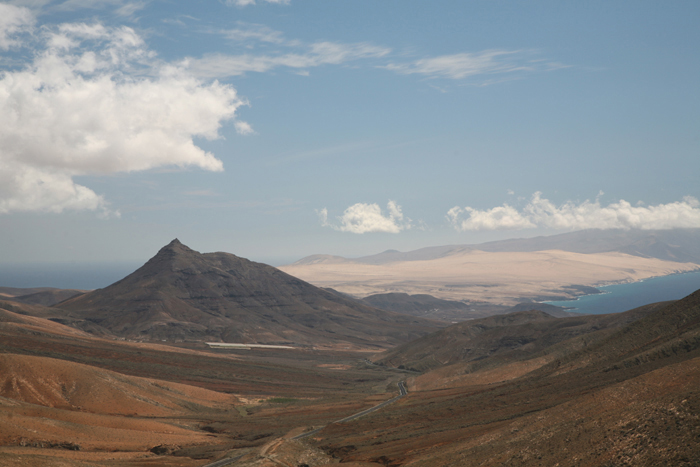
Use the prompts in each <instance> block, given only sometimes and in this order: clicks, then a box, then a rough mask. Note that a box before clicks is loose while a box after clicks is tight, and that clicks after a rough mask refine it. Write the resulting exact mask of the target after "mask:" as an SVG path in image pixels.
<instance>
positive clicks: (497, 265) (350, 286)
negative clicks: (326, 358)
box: [280, 250, 700, 305]
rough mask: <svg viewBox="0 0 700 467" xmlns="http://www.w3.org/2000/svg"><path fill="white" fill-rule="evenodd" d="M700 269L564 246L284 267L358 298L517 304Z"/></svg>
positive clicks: (292, 273)
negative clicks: (396, 295)
mask: <svg viewBox="0 0 700 467" xmlns="http://www.w3.org/2000/svg"><path fill="white" fill-rule="evenodd" d="M698 268H700V265H697V264H694V263H678V262H672V261H664V260H660V259H654V258H642V257H639V256H631V255H626V254H623V253H597V254H580V253H572V252H567V251H560V250H548V251H537V252H527V253H522V252H508V253H502V252H500V253H492V252H484V251H478V250H471V251H460V252H457V253H455V254H452V255H449V256H445V257H442V258H438V259H431V260H425V261H401V262H394V263H387V264H379V265H374V264H363V263H357V262H353V261H351V260H345V261H338V260H337V259H336V260H329V261H318V262H315V263H312V264H292V265H288V266H282V267H280V269H281V270H283V271H284V272H286V273H288V274H291V275H293V276H296V277H298V278H300V279H303V280H305V281H308V282H311V283H312V284H314V285H316V286H320V287H331V288H334V289H336V290H338V291H340V292H344V293H348V294H351V295H354V296H356V297H366V296H368V295H372V294H378V293H389V292H404V293H409V294H418V293H425V294H430V295H433V296H434V297H437V298H441V299H447V300H470V301H487V302H491V303H497V304H503V305H514V304H516V303H518V302H521V301H523V299H528V298H532V299H538V298H541V297H543V296H555V295H556V296H566V297H570V298H573V297H574V296H576V292H575V291H574V290H567V289H565V287H567V286H571V285H586V286H597V285H603V284H609V283H623V282H633V281H638V280H642V279H647V278H649V277H655V276H664V275H668V274H674V273H679V272H688V271H692V270H696V269H698Z"/></svg>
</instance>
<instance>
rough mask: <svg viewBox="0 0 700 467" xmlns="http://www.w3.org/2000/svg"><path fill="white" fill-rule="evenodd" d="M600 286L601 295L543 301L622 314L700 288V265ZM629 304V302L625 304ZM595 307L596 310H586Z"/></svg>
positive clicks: (672, 298) (674, 298)
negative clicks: (699, 266)
mask: <svg viewBox="0 0 700 467" xmlns="http://www.w3.org/2000/svg"><path fill="white" fill-rule="evenodd" d="M642 283H645V285H647V287H645V288H644V289H642V290H638V288H639V286H640V285H641V284H642ZM599 287H601V289H600V292H601V293H600V294H586V295H581V296H578V297H576V298H573V299H571V300H550V301H545V302H541V303H544V304H547V305H553V306H559V307H562V308H564V309H566V310H567V311H573V312H575V313H582V314H591V313H592V314H599V313H618V312H622V311H627V310H630V309H633V308H636V307H637V306H642V305H645V304H648V303H655V302H661V301H666V300H676V299H680V298H682V297H683V296H685V295H688V294H690V293H692V292H694V291H695V290H698V289H700V268H697V269H694V270H692V271H687V272H676V273H672V274H666V275H663V276H655V277H648V278H645V279H640V280H638V281H628V282H617V283H612V284H606V285H601V286H599ZM608 287H613V288H614V289H613V290H609V289H606V288H608ZM618 287H623V288H618ZM640 300H641V303H640ZM645 300H646V301H645ZM626 303H628V305H625V304H626ZM576 305H578V306H576ZM620 307H621V308H620ZM591 309H594V310H596V311H595V312H592V311H584V310H591ZM611 309H612V311H611ZM597 310H604V311H597Z"/></svg>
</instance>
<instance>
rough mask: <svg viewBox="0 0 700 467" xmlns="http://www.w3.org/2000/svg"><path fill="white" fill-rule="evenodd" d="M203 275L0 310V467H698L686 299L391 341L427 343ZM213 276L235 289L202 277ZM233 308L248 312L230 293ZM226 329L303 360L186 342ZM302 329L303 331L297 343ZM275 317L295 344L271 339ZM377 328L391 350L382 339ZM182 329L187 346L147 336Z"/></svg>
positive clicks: (698, 296)
mask: <svg viewBox="0 0 700 467" xmlns="http://www.w3.org/2000/svg"><path fill="white" fill-rule="evenodd" d="M213 255H214V256H207V255H200V254H199V253H196V252H192V251H191V250H189V249H187V248H186V247H184V246H183V245H179V244H171V245H169V246H168V247H166V248H165V249H164V250H161V253H159V255H157V256H156V257H155V258H154V259H153V260H151V261H150V262H149V264H147V265H146V266H148V267H146V266H144V268H142V269H140V270H139V271H137V273H138V274H136V273H134V274H135V275H132V276H129V277H127V278H125V279H124V280H123V281H121V282H119V283H117V284H115V285H114V286H112V288H111V289H110V288H105V289H102V291H107V290H108V289H110V290H109V293H108V294H107V293H102V292H101V291H96V292H92V293H88V294H86V295H83V296H81V297H76V298H73V299H70V300H69V301H68V302H64V304H66V303H71V305H70V306H64V304H61V307H60V308H50V307H46V306H42V305H40V304H29V303H21V302H18V301H1V300H0V465H2V466H12V467H15V466H17V467H19V466H22V467H25V466H26V467H28V466H32V467H33V466H38V465H40V466H81V467H82V466H98V467H107V466H182V467H190V466H192V467H194V466H205V465H208V464H209V463H211V462H214V461H216V460H218V459H227V458H228V459H231V462H230V464H229V465H234V466H251V467H252V466H270V467H273V466H280V465H283V466H288V467H289V466H292V467H300V466H305V465H306V466H314V467H315V466H321V465H330V464H338V463H340V464H342V465H347V466H355V467H362V466H363V467H369V466H375V467H379V466H403V465H406V466H408V465H411V466H482V465H483V466H496V465H498V466H555V465H559V466H601V467H602V466H618V465H633V466H658V465H673V466H696V465H700V291H698V292H696V293H694V294H692V295H690V296H688V297H686V298H684V299H682V300H679V301H675V302H666V303H659V304H651V305H648V306H645V307H641V308H638V309H635V310H631V311H629V312H626V313H620V314H615V315H597V316H575V317H564V318H554V317H552V316H550V315H548V314H546V313H543V312H541V311H534V310H524V311H518V312H514V313H509V314H504V315H500V316H493V317H487V318H482V319H475V320H471V321H466V322H463V323H458V324H455V325H453V326H450V327H446V328H444V329H439V330H437V331H434V332H432V333H430V334H427V335H424V336H423V337H420V338H419V339H417V340H415V339H414V340H410V336H412V334H411V333H412V332H414V331H411V330H410V329H418V328H419V325H425V327H423V328H422V329H423V330H422V333H423V334H425V333H426V332H427V331H428V330H429V329H430V327H431V326H434V323H433V322H430V321H420V320H415V321H409V322H405V321H401V320H396V318H395V315H393V314H391V313H388V312H387V314H382V313H383V312H380V311H378V310H374V309H371V308H369V307H367V308H362V306H361V305H352V306H350V305H347V308H341V305H342V306H345V305H343V304H344V303H345V302H343V301H337V299H336V297H340V296H339V295H336V294H334V293H333V292H328V291H326V292H325V293H324V294H320V295H315V296H316V297H317V298H313V299H312V298H309V295H308V294H311V292H309V290H312V289H307V288H306V286H305V285H303V283H302V282H301V281H299V283H298V284H296V285H294V284H293V287H292V288H291V289H289V288H286V287H287V285H285V286H284V287H283V286H281V285H280V286H279V287H280V289H279V290H282V291H283V292H284V293H281V296H282V297H283V298H284V297H286V298H284V300H287V302H286V303H296V304H297V305H298V307H299V308H295V309H293V310H287V311H285V308H284V306H282V305H280V303H283V302H280V301H276V302H270V301H268V300H269V298H264V299H263V297H268V295H269V294H274V290H277V289H276V288H274V287H273V288H271V289H270V288H268V289H265V288H264V287H263V283H266V284H268V285H266V286H265V287H272V286H271V285H270V284H272V283H273V282H265V281H262V279H260V278H261V277H263V276H261V275H260V274H262V273H261V272H260V271H261V269H259V268H258V267H257V266H255V265H248V264H247V263H245V260H241V259H239V258H236V257H233V258H231V257H230V256H232V255H229V256H218V255H224V254H213ZM202 257H204V258H202ZM156 259H157V261H154V260H156ZM189 260H191V261H193V263H192V265H190V266H188V263H187V261H189ZM214 260H216V261H220V262H221V264H222V265H223V264H224V263H225V264H226V265H229V266H230V265H231V264H234V263H235V264H238V266H237V267H238V269H237V268H233V267H230V268H229V269H226V268H219V269H220V271H221V272H217V269H216V268H217V266H213V264H215V261H214ZM241 265H243V266H241ZM166 266H167V267H166ZM227 267H228V266H227ZM246 268H249V269H246ZM270 269H273V268H270ZM231 271H236V274H238V275H235V274H233V273H232V272H231ZM268 272H270V271H267V272H265V276H264V277H268V276H267V273H268ZM165 273H167V274H165ZM271 273H272V274H273V276H274V275H276V273H274V271H272V272H271ZM246 274H247V276H246ZM212 276H217V277H219V278H220V279H216V280H214V278H213V277H212ZM234 277H235V278H236V279H235V280H234ZM246 277H249V278H251V280H252V281H251V282H249V283H246V281H245V278H246ZM280 277H281V278H283V279H285V281H287V280H288V277H289V276H286V275H283V276H280ZM170 280H174V281H176V282H175V283H174V285H173V284H171V283H169V282H168V281H170ZM130 281H133V283H132V282H130ZM217 281H220V282H217ZM266 281H267V279H266ZM212 283H214V284H218V285H216V287H214V288H213V289H211V290H210V289H209V288H208V287H210V286H211V284H212ZM284 283H285V284H286V283H287V282H284ZM197 284H199V285H201V288H199V289H197V288H196V287H195V286H196V285H197ZM275 287H277V286H275ZM294 287H297V288H296V289H295V288H294ZM309 287H311V286H309ZM251 290H252V291H255V290H258V291H260V292H262V291H264V290H267V291H268V292H266V294H268V295H266V294H262V293H260V294H258V295H255V294H253V296H252V297H253V298H251V295H244V294H242V292H241V291H247V292H246V293H247V294H249V292H250V291H251ZM290 290H292V291H294V290H295V291H296V292H289V291H290ZM285 291H286V292H285ZM13 293H16V294H19V296H21V291H15V292H13ZM13 293H7V294H6V295H9V296H10V297H8V298H12V294H13ZM286 293H288V295H285V294H286ZM314 294H315V292H314ZM326 294H327V295H326ZM340 298H342V297H340ZM85 300H87V301H85ZM227 301H230V302H231V303H234V304H235V305H222V303H226V302H227ZM86 303H92V306H94V309H93V312H90V311H89V307H88V306H87V305H86ZM204 303H210V304H211V306H210V307H209V308H206V307H204V308H203V306H204V305H203V304H204ZM264 303H268V304H270V303H272V304H271V305H270V308H269V310H267V311H265V310H266V308H265V305H264ZM300 303H305V304H306V306H308V307H310V308H303V307H302V305H299V304H300ZM331 303H335V305H331ZM242 304H247V305H245V306H244V305H242ZM78 305H80V306H78ZM83 307H84V308H83ZM314 307H315V308H314ZM334 307H337V308H334ZM353 307H354V308H353ZM300 309H301V310H302V311H299V310H300ZM348 309H349V310H350V311H347V313H345V311H343V310H348ZM214 310H218V312H220V314H218V315H217V313H215V312H214ZM368 310H374V311H371V312H370V311H368ZM244 311H245V312H247V313H251V314H254V315H256V316H255V317H254V318H249V321H246V322H243V323H241V327H242V328H245V329H249V331H245V333H242V334H241V335H243V336H248V337H249V338H250V340H251V341H254V340H255V341H257V342H260V341H262V340H263V339H262V338H261V337H260V336H263V335H265V334H263V331H264V330H265V329H266V327H269V328H270V329H272V330H274V332H272V334H273V335H274V336H275V338H279V337H281V336H287V338H288V339H291V338H290V337H289V336H295V337H297V336H298V337H300V338H303V339H306V340H305V341H303V342H302V345H295V346H293V347H294V348H292V349H262V348H253V349H251V350H223V349H210V348H208V347H207V346H206V345H205V344H204V342H202V339H208V338H210V337H212V334H211V332H213V330H215V329H217V330H218V331H217V332H221V329H225V328H226V326H233V324H232V323H233V321H232V323H229V324H227V325H226V326H223V327H222V328H216V327H215V326H214V325H213V324H212V323H213V322H214V321H207V319H214V320H215V321H216V320H220V321H218V322H222V321H221V320H223V318H222V316H224V317H225V316H228V317H229V318H230V317H231V316H244ZM227 313H228V314H227ZM236 313H239V315H236ZM285 313H286V314H285ZM314 313H315V314H317V315H319V316H317V317H315V318H313V319H315V320H316V322H317V323H320V326H319V327H320V328H321V329H320V330H318V329H316V327H309V326H307V325H308V324H309V322H310V321H308V320H310V319H312V316H313V314H314ZM365 313H367V314H369V315H371V313H374V314H375V315H376V316H375V317H374V318H371V319H373V320H374V321H371V320H370V322H371V323H373V324H371V326H374V329H372V330H371V332H364V331H363V328H362V327H360V326H359V323H360V320H361V316H369V315H366V314H365ZM202 314H208V315H209V316H213V317H214V318H206V319H205V318H203V317H201V315H202ZM268 314H269V315H270V316H271V317H272V319H273V320H277V322H275V321H269V322H266V321H265V320H264V319H263V318H267V319H270V318H269V317H267V316H266V315H268ZM215 315H216V316H215ZM348 316H349V317H348ZM282 317H284V319H287V320H288V321H285V322H284V323H287V322H288V323H293V322H294V320H295V319H296V317H299V320H300V321H301V323H302V324H301V326H303V327H306V330H304V329H303V327H298V326H297V325H298V324H299V323H297V324H296V325H295V326H297V327H293V328H292V331H293V332H292V333H289V334H280V333H281V330H282V329H283V328H284V323H280V318H282ZM407 319H409V320H413V318H407ZM159 320H160V321H159ZM197 320H199V321H197ZM255 320H259V321H255ZM343 320H346V321H343ZM389 320H395V321H394V322H395V323H398V324H397V326H399V328H400V330H399V331H396V332H388V333H384V331H383V329H385V328H383V327H381V326H385V325H386V326H388V324H387V323H388V322H389ZM173 322H174V323H176V324H169V323H173ZM195 322H198V323H199V324H200V325H201V326H202V327H201V328H199V327H196V326H195V327H194V329H195V331H193V334H188V336H189V337H187V338H182V339H172V337H173V335H170V334H158V333H157V332H155V331H154V329H160V327H163V328H165V329H168V328H171V327H172V328H173V329H176V330H177V332H176V334H177V333H180V332H181V330H182V329H185V328H186V326H187V324H186V323H195ZM64 323H65V324H64ZM251 323H256V324H251ZM345 323H350V325H348V326H347V327H348V330H345V331H342V328H343V326H345ZM352 323H356V324H352ZM407 323H408V324H407ZM409 324H410V326H416V328H411V327H410V326H409ZM69 325H70V326H69ZM255 326H259V327H260V328H262V329H263V331H259V332H256V331H253V329H255ZM290 326H291V324H290ZM353 326H354V327H353ZM401 326H404V327H401ZM144 330H145V331H146V332H143V333H142V332H141V331H144ZM200 331H201V332H200ZM339 331H341V332H339ZM119 332H123V333H124V334H123V335H122V336H119V335H118V334H119ZM334 332H335V333H336V334H338V338H337V340H335V341H334V340H333V339H332V338H331V335H332V334H333V333H334ZM130 333H133V334H130ZM197 333H199V334H197ZM142 334H143V335H144V336H141V335H142ZM195 334H197V335H199V336H200V337H201V339H199V340H198V339H195V338H194V337H193V336H194V335H195ZM174 335H175V334H174ZM178 335H181V334H178ZM136 336H139V339H138V340H139V341H140V342H135V340H136V339H134V338H133V337H136ZM156 336H167V337H165V340H166V342H163V340H162V339H160V340H157V339H156ZM181 336H183V335H181ZM219 336H221V334H219ZM253 337H256V339H253ZM312 338H317V339H319V341H320V342H319V345H313V344H312V343H311V340H312ZM178 340H181V342H177V341H178ZM271 340H272V339H271ZM249 342H250V341H249ZM268 342H269V341H268ZM285 342H287V341H285ZM372 349H374V350H372ZM377 349H379V350H381V349H386V350H384V351H382V352H377ZM399 381H405V382H406V385H407V387H408V390H409V392H408V395H406V396H403V397H400V398H397V399H396V400H394V402H393V403H391V404H390V405H386V406H383V407H382V408H380V409H379V410H377V411H375V412H372V413H368V414H366V415H364V416H362V417H359V418H356V419H353V420H351V421H344V422H337V421H339V420H341V419H344V418H345V417H348V416H350V415H353V414H356V413H358V412H360V411H363V410H365V409H368V408H370V407H373V406H376V405H377V404H380V403H382V402H384V401H387V400H389V399H392V398H394V397H395V396H397V394H398V386H397V383H398V382H399ZM336 422H337V423H336ZM316 428H318V429H319V430H318V431H315V432H313V433H311V434H310V436H308V437H305V438H302V439H292V438H294V437H295V436H297V435H301V434H304V433H310V432H311V430H312V429H316Z"/></svg>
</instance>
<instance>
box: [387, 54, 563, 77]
mask: <svg viewBox="0 0 700 467" xmlns="http://www.w3.org/2000/svg"><path fill="white" fill-rule="evenodd" d="M529 55H530V53H528V52H526V51H521V50H484V51H482V52H476V53H466V52H465V53H458V54H452V55H441V56H438V57H429V58H423V59H420V60H415V61H413V62H410V63H391V64H389V65H387V66H386V67H385V68H386V69H388V70H392V71H395V72H397V73H401V74H405V75H409V74H420V75H425V76H428V77H430V78H448V79H464V78H468V77H471V76H475V75H495V74H503V73H515V72H527V71H543V70H551V69H557V68H562V67H563V65H561V64H558V63H553V62H546V61H542V60H532V59H531V58H530V57H529Z"/></svg>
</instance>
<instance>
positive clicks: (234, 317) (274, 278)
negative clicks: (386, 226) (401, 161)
mask: <svg viewBox="0 0 700 467" xmlns="http://www.w3.org/2000/svg"><path fill="white" fill-rule="evenodd" d="M57 307H58V308H60V309H61V310H64V312H66V314H67V316H69V317H70V318H74V319H80V320H83V321H82V324H81V323H80V322H75V321H74V322H71V323H68V324H71V325H74V326H82V325H88V324H89V325H90V326H92V327H94V326H97V327H99V328H101V329H102V330H103V331H104V333H106V334H107V333H109V334H112V335H115V336H121V337H126V338H129V339H139V340H165V341H202V340H211V341H223V342H242V343H262V344H281V343H284V344H296V345H307V346H309V345H326V346H354V347H357V346H359V347H369V348H377V349H380V348H383V347H385V346H388V345H394V344H396V343H399V342H406V341H409V340H411V339H413V338H416V337H419V336H420V335H423V334H425V333H426V332H428V331H429V330H434V329H436V328H437V327H438V326H439V325H438V324H437V323H436V322H431V321H428V320H425V319H421V318H415V317H408V316H405V315H400V314H397V313H392V312H387V311H382V310H378V309H375V308H371V307H369V306H367V305H364V304H361V303H358V302H356V301H354V300H352V299H349V298H345V297H343V296H341V295H339V294H335V293H332V292H329V291H325V290H322V289H319V288H317V287H314V286H312V285H311V284H308V283H306V282H304V281H302V280H300V279H297V278H295V277H292V276H290V275H288V274H286V273H284V272H282V271H280V270H278V269H276V268H273V267H272V266H268V265H265V264H261V263H256V262H253V261H249V260H247V259H244V258H240V257H238V256H235V255H233V254H230V253H206V254H202V253H199V252H196V251H194V250H192V249H190V248H188V247H187V246H185V245H183V244H182V243H181V242H179V241H178V240H177V239H176V240H173V241H172V242H171V243H170V244H168V245H166V246H165V247H163V248H162V249H161V250H160V251H159V252H158V253H157V254H156V255H155V256H154V257H153V258H151V259H150V260H149V261H148V262H147V263H146V264H144V265H143V266H142V267H141V268H139V269H138V270H136V271H135V272H133V273H132V274H130V275H128V276H127V277H125V278H124V279H122V280H120V281H118V282H116V283H114V284H112V285H110V286H108V287H105V288H104V289H98V290H94V291H91V292H88V293H85V294H83V295H80V296H77V297H74V298H72V299H69V300H67V301H64V302H62V303H60V304H58V305H57ZM93 332H94V331H93Z"/></svg>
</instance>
